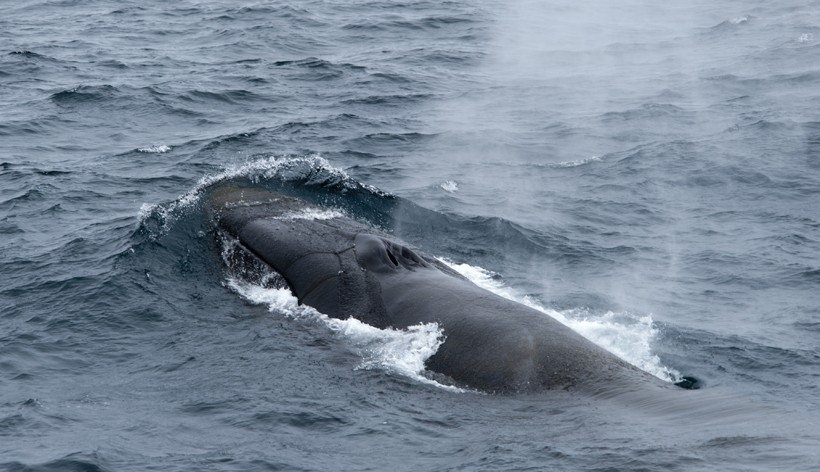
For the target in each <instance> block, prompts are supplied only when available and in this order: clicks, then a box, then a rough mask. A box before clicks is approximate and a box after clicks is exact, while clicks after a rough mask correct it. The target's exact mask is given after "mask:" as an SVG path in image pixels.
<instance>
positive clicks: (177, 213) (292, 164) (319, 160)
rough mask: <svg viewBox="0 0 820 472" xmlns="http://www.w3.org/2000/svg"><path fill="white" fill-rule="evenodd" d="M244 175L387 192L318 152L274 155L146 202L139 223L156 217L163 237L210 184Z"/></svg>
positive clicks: (260, 178) (208, 176) (207, 177)
mask: <svg viewBox="0 0 820 472" xmlns="http://www.w3.org/2000/svg"><path fill="white" fill-rule="evenodd" d="M242 177H244V178H247V179H249V180H251V181H252V182H254V183H259V182H261V181H265V180H280V181H284V182H288V181H296V180H306V181H308V182H311V183H313V182H314V181H315V180H321V181H322V182H323V183H326V182H331V183H337V184H339V185H341V186H342V188H343V189H352V188H356V187H362V188H365V189H366V190H369V191H371V192H373V193H375V194H378V195H385V193H384V192H381V191H379V190H378V189H376V188H375V187H371V186H368V185H362V184H359V183H358V182H356V181H355V180H353V179H351V178H350V176H349V175H348V174H347V173H346V172H345V171H344V170H342V169H339V168H337V167H333V166H332V165H331V164H330V162H328V161H327V159H325V158H323V157H321V156H320V155H318V154H317V155H311V156H305V157H273V156H272V157H267V158H263V159H258V160H255V161H252V162H249V163H246V164H243V165H240V166H234V167H228V168H226V169H225V170H223V171H221V172H218V173H216V174H212V175H207V176H205V177H202V178H201V179H200V180H199V182H197V184H196V185H195V186H194V187H193V188H192V189H191V190H189V191H188V192H186V193H184V194H183V195H180V196H179V197H178V198H177V199H176V200H174V201H172V202H170V203H164V204H150V203H143V205H142V207H141V208H140V210H139V213H138V218H139V222H140V224H141V225H144V224H145V222H146V221H147V220H149V219H156V220H157V221H158V222H159V234H157V235H155V236H157V237H158V236H161V235H163V234H165V233H167V232H168V230H169V229H170V228H171V226H172V225H173V223H174V222H175V221H176V220H177V219H179V218H180V217H182V216H183V215H185V214H186V213H187V212H188V210H189V209H191V208H195V207H196V205H197V204H198V203H199V202H200V201H201V199H202V196H203V195H204V193H205V191H206V190H207V189H208V188H209V187H211V186H212V185H215V184H217V183H219V182H223V181H227V180H231V179H235V178H242Z"/></svg>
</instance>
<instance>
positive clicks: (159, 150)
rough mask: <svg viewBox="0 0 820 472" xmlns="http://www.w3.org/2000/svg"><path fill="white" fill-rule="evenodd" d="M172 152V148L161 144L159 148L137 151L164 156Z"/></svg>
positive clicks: (146, 148)
mask: <svg viewBox="0 0 820 472" xmlns="http://www.w3.org/2000/svg"><path fill="white" fill-rule="evenodd" d="M170 150H171V146H168V145H166V144H160V145H157V146H148V147H144V148H139V149H137V152H145V153H149V154H164V153H166V152H168V151H170Z"/></svg>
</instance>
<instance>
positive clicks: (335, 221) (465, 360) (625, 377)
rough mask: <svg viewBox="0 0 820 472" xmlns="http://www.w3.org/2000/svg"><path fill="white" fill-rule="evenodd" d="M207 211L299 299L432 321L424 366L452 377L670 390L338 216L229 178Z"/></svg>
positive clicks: (524, 388)
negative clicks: (433, 342)
mask: <svg viewBox="0 0 820 472" xmlns="http://www.w3.org/2000/svg"><path fill="white" fill-rule="evenodd" d="M207 210H208V212H209V214H210V217H211V220H212V222H213V224H214V226H215V228H216V230H217V232H218V234H220V235H221V237H223V238H230V240H231V241H233V242H234V244H235V245H236V247H237V248H239V251H241V253H242V254H244V255H245V257H249V258H252V259H253V260H254V261H255V262H256V263H258V264H260V266H263V267H265V268H267V269H268V270H271V271H273V272H274V273H276V274H278V275H279V276H280V277H281V278H282V280H283V281H284V283H285V284H286V286H287V287H288V288H289V289H290V290H291V291H292V292H293V295H294V296H295V297H296V298H297V299H298V301H299V303H300V304H304V305H307V306H310V307H313V308H314V309H316V310H317V311H319V312H320V313H323V314H325V315H327V316H330V317H334V318H340V319H347V318H350V317H353V318H356V319H358V320H359V321H361V322H364V323H367V324H369V325H372V326H375V327H377V328H381V329H384V328H394V329H405V328H408V327H410V326H414V325H418V324H423V323H436V324H437V325H438V327H439V328H440V329H441V331H442V333H443V339H444V341H443V342H442V344H441V345H440V346H439V348H438V350H437V351H436V352H435V353H434V354H433V355H432V356H431V357H430V358H428V360H427V361H426V364H425V367H426V369H427V370H428V371H430V372H433V373H435V374H438V375H439V376H443V378H445V379H447V380H448V381H449V382H451V383H452V384H453V385H456V386H461V387H466V388H471V389H476V390H479V391H482V392H487V393H497V394H505V393H522V392H536V391H546V390H568V391H588V392H591V393H593V394H598V395H607V394H613V393H612V392H618V391H627V392H628V391H631V390H632V389H635V388H638V387H637V386H647V385H648V386H651V387H652V388H655V389H667V388H671V389H674V388H675V387H674V386H673V384H671V383H670V382H665V381H662V380H661V379H658V378H657V377H655V376H653V375H651V374H649V373H647V372H645V371H643V370H641V369H638V368H637V367H635V366H633V365H632V364H630V363H628V362H626V361H624V360H623V359H621V358H619V357H618V356H616V355H614V354H613V353H611V352H609V351H607V350H605V349H604V348H602V347H600V346H598V345H597V344H595V343H593V342H592V341H590V340H588V339H587V338H585V337H583V336H581V335H580V334H578V333H577V332H575V331H573V330H572V329H570V328H569V327H567V326H566V325H564V324H562V323H561V322H559V321H558V320H556V319H554V318H552V317H550V316H549V315H547V314H545V313H543V312H541V311H539V310H536V309H533V308H531V307H528V306H525V305H522V304H520V303H517V302H515V301H512V300H509V299H506V298H503V297H501V296H499V295H496V294H494V293H492V292H490V291H488V290H485V289H483V288H481V287H479V286H477V285H476V284H474V283H473V282H471V281H470V280H469V279H467V278H465V277H464V276H462V275H460V274H459V273H458V272H456V271H455V270H453V269H452V268H450V267H449V266H448V265H446V264H445V263H443V262H442V261H440V260H439V259H437V258H435V257H432V256H430V255H428V254H426V253H424V252H423V251H421V250H419V249H417V248H415V247H413V246H412V245H410V244H408V243H406V242H404V241H402V240H400V239H398V238H396V237H394V236H391V235H390V234H387V233H385V232H383V231H381V230H379V229H376V228H374V227H372V226H371V225H369V224H367V223H364V222H360V221H357V220H355V219H353V218H348V217H346V216H343V215H342V214H341V213H338V212H336V213H328V211H327V210H323V209H322V208H321V207H318V206H316V205H313V204H310V203H308V202H307V201H305V200H302V199H299V198H294V197H290V196H286V195H283V194H280V193H277V192H273V191H270V190H267V189H264V188H257V187H237V186H225V187H222V188H217V189H215V190H213V191H212V192H211V194H210V196H209V197H208V199H207ZM681 386H685V385H681Z"/></svg>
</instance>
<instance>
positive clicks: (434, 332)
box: [226, 278, 463, 392]
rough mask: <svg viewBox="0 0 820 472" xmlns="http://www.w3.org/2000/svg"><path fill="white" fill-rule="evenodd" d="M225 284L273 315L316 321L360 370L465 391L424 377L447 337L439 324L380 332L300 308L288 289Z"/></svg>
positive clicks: (232, 281)
mask: <svg viewBox="0 0 820 472" xmlns="http://www.w3.org/2000/svg"><path fill="white" fill-rule="evenodd" d="M226 285H227V286H228V287H229V288H230V289H231V290H233V291H234V292H236V293H237V294H239V295H240V296H241V297H242V298H244V299H245V300H247V301H249V302H251V303H254V304H257V305H265V306H267V307H268V309H269V310H270V311H271V312H272V313H277V314H280V315H284V316H287V317H289V318H294V319H301V320H310V321H317V322H319V323H321V324H323V325H324V326H326V327H327V328H328V329H329V330H330V331H331V332H333V333H335V334H337V335H339V336H342V337H343V338H344V339H345V341H346V342H347V343H348V344H349V345H350V346H351V347H352V349H353V351H354V352H356V353H357V354H358V355H359V356H361V358H362V361H361V363H360V364H359V365H358V366H356V368H357V369H379V370H383V371H386V372H389V373H392V374H397V375H401V376H404V377H409V378H411V379H413V380H416V381H418V382H421V383H425V384H431V385H434V386H436V387H439V388H443V389H446V390H451V391H456V392H462V391H463V390H462V389H459V388H457V387H453V386H448V385H444V384H441V383H438V382H436V381H434V380H431V379H429V378H427V377H425V375H424V372H425V369H424V362H425V361H426V360H427V359H428V358H429V357H430V356H432V355H433V354H435V353H436V350H438V347H439V346H440V345H441V343H443V342H444V334H443V333H442V331H441V329H440V328H439V326H438V325H437V324H436V323H426V324H420V325H416V326H410V327H409V328H407V329H403V330H398V329H390V328H388V329H379V328H375V327H373V326H370V325H368V324H366V323H362V322H361V321H359V320H357V319H355V318H348V319H346V320H340V319H336V318H331V317H329V316H327V315H324V314H322V313H319V312H318V311H316V310H315V309H313V308H311V307H309V306H306V305H299V302H298V300H297V299H296V297H294V296H293V294H292V293H291V292H290V290H288V289H287V288H265V287H261V286H259V285H254V284H250V283H247V282H245V281H242V280H238V279H235V278H229V279H227V281H226Z"/></svg>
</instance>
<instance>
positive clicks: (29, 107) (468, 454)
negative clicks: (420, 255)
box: [0, 0, 820, 471]
mask: <svg viewBox="0 0 820 472" xmlns="http://www.w3.org/2000/svg"><path fill="white" fill-rule="evenodd" d="M2 7H3V8H2V10H3V15H2V16H0V467H1V468H3V469H6V470H106V471H108V470H504V469H507V470H522V469H530V470H545V469H551V470H578V469H594V470H635V469H641V470H702V469H713V470H750V469H759V470H772V469H780V470H811V469H813V468H815V467H816V464H817V463H820V457H818V451H820V447H818V446H820V444H819V443H820V427H818V426H817V424H818V419H820V418H818V415H817V413H815V411H816V410H817V409H818V406H820V402H819V401H818V395H819V394H820V391H818V382H820V353H819V352H818V345H819V344H820V295H818V294H820V290H818V289H820V262H819V261H820V216H818V214H819V213H818V212H820V210H818V209H820V116H818V111H817V110H820V69H818V65H817V64H820V8H817V5H815V4H814V3H813V2H808V1H805V0H786V1H783V2H763V1H759V0H757V1H743V2H741V1H723V2H717V4H716V3H715V2H706V1H701V0H696V1H694V2H692V1H689V2H683V1H673V2H665V3H664V4H663V5H660V4H658V2H646V1H639V0H627V1H626V2H602V1H593V2H585V3H578V2H570V1H564V0H559V1H553V2H534V1H529V2H528V1H521V2H501V1H493V0H475V1H470V2H400V1H353V0H348V1H336V2H320V1H304V2H294V3H291V4H285V3H283V2H269V3H264V2H249V3H245V4H238V3H236V2H219V1H193V0H189V1H182V2H173V3H167V2H156V1H147V2H113V1H110V0H99V1H87V2H80V1H71V0H65V1H31V2H22V3H14V2H3V3H2ZM225 179H234V180H240V181H246V182H247V181H251V182H253V183H255V184H257V185H261V186H264V187H268V188H272V189H276V190H280V191H285V192H288V193H291V194H293V195H298V196H302V197H305V198H308V199H310V200H312V201H314V202H318V203H321V204H323V205H325V206H326V207H327V208H328V209H329V210H331V211H341V212H344V213H345V214H348V215H350V216H353V217H356V218H360V219H364V220H367V221H370V222H371V223H373V224H375V225H377V226H379V227H382V228H384V229H386V230H389V231H392V232H394V233H395V234H396V235H398V236H400V237H402V238H404V239H406V240H408V241H410V242H411V243H413V244H415V245H417V246H419V247H421V248H423V249H424V250H425V251H426V252H429V253H432V254H435V255H437V256H439V257H442V258H445V259H446V260H448V261H450V263H451V264H453V265H454V266H455V267H458V268H459V269H460V270H462V271H464V272H465V273H467V274H468V275H469V276H470V277H472V278H473V279H474V280H476V281H477V282H478V283H482V284H485V285H487V286H488V287H489V288H492V289H493V290H495V291H497V292H500V293H503V294H504V295H505V296H510V297H513V298H515V299H517V300H519V301H522V302H525V303H529V304H531V305H533V306H537V307H540V308H541V309H543V310H544V311H546V312H547V313H550V314H552V315H553V316H555V317H557V318H559V319H561V320H562V321H564V322H565V323H567V324H569V325H570V326H573V327H574V328H576V329H577V330H579V331H581V332H582V333H583V334H584V335H586V336H588V337H590V338H591V339H593V340H595V341H596V342H598V343H600V344H602V345H604V346H605V347H607V348H608V349H610V350H612V351H614V352H616V353H618V354H619V355H621V356H623V357H624V358H626V359H627V360H629V361H630V362H633V363H635V364H637V365H640V366H641V367H643V368H645V369H647V370H649V371H651V372H653V373H655V374H656V375H659V376H661V377H666V378H674V377H675V376H678V375H681V374H684V375H694V376H696V377H698V378H699V379H700V380H701V382H702V383H703V388H702V389H701V390H698V391H690V392H686V391H681V392H680V393H681V395H683V397H681V398H682V399H684V400H681V401H680V403H678V402H672V403H670V404H668V405H666V404H661V405H646V404H638V405H622V404H617V403H614V402H607V401H605V400H598V399H589V398H579V397H576V396H574V395H572V394H567V393H554V392H552V393H550V394H549V395H539V396H532V397H529V396H527V397H522V396H494V395H484V394H481V393H477V392H471V391H461V390H457V389H449V388H444V387H441V386H439V385H437V384H436V383H435V382H434V381H433V380H431V379H430V378H428V377H429V376H425V373H424V372H423V362H424V359H425V358H426V357H427V356H429V355H430V354H431V353H432V352H434V350H435V348H436V346H437V342H439V340H440V338H439V337H438V335H439V334H440V333H438V332H437V331H436V327H435V326H427V327H420V328H419V329H417V330H413V331H392V330H384V331H381V330H376V329H373V328H370V327H368V326H367V325H363V324H361V323H356V322H355V321H345V322H342V321H335V320H328V319H326V318H323V317H322V316H321V315H319V314H317V313H315V312H311V311H310V310H307V309H305V308H304V307H299V306H297V305H296V304H295V302H294V301H293V299H292V297H289V295H288V294H287V292H285V291H282V290H276V289H265V288H263V287H261V286H256V285H252V284H248V283H246V282H243V281H240V280H236V279H234V278H232V277H231V275H230V274H229V273H228V272H226V270H225V266H224V264H223V262H222V256H223V255H224V251H225V250H226V248H225V247H223V246H222V245H221V243H220V242H219V241H217V240H216V238H215V237H214V235H213V233H212V232H210V231H209V230H210V228H209V225H208V223H207V221H205V219H204V216H203V214H202V212H201V209H200V207H199V203H200V201H201V200H200V199H201V196H202V194H203V192H206V191H207V188H208V185H209V184H212V183H214V182H219V181H222V180H225ZM487 271H489V272H487ZM712 399H717V400H714V401H712ZM705 403H709V404H710V405H711V406H710V408H708V409H707V408H704V404H705ZM650 407H651V408H650ZM706 410H708V411H706Z"/></svg>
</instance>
